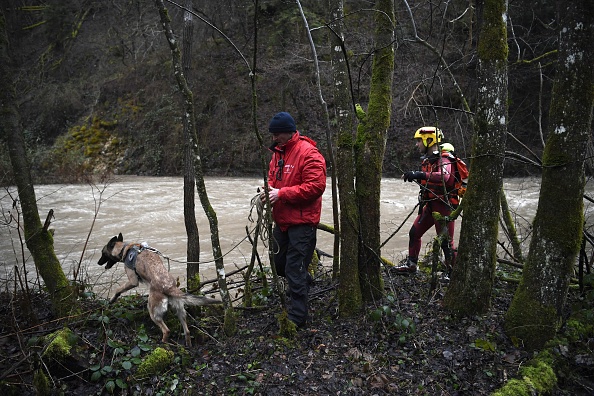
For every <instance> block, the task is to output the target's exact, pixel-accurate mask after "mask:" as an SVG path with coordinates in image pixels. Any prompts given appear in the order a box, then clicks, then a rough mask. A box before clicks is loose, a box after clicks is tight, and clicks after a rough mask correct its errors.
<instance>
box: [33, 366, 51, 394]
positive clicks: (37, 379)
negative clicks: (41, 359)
mask: <svg viewBox="0 0 594 396" xmlns="http://www.w3.org/2000/svg"><path fill="white" fill-rule="evenodd" d="M33 387H34V388H35V394H36V395H38V396H45V395H50V394H51V391H50V382H49V378H48V377H47V375H45V373H44V372H43V370H41V369H37V370H36V371H35V374H33Z"/></svg>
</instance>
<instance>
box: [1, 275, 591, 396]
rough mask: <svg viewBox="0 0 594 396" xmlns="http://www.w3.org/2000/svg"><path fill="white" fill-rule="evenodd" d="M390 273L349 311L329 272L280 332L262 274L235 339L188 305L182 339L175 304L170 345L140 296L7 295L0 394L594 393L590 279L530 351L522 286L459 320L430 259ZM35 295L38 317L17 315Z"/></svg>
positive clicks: (210, 311) (217, 316)
mask: <svg viewBox="0 0 594 396" xmlns="http://www.w3.org/2000/svg"><path fill="white" fill-rule="evenodd" d="M384 278H385V287H386V294H385V297H384V298H383V299H382V300H381V301H377V302H376V303H374V304H368V305H367V307H366V308H365V311H364V312H361V314H360V315H358V316H356V317H353V318H350V319H349V318H339V317H338V316H337V301H336V299H335V296H334V293H335V290H336V288H335V287H336V285H335V284H334V283H333V281H331V280H330V278H329V277H328V275H324V274H318V275H317V276H316V281H315V283H314V285H313V288H312V290H311V292H310V308H311V321H310V324H309V325H308V327H307V328H306V329H303V330H298V331H297V332H296V333H294V334H291V335H287V334H285V335H282V334H280V333H279V330H280V327H279V324H278V320H279V315H281V314H282V311H281V309H280V305H279V302H280V300H279V298H278V296H277V295H276V294H275V293H271V289H270V286H269V285H267V286H266V287H260V286H262V285H261V284H258V282H261V278H258V279H255V280H254V282H256V285H255V287H253V291H252V293H253V294H254V296H253V301H254V304H252V306H251V307H245V308H242V307H240V306H238V308H237V310H238V313H239V318H238V322H237V324H238V331H237V333H236V334H235V335H234V336H231V337H229V336H225V335H224V332H223V320H222V319H223V318H222V315H223V311H222V310H220V309H216V308H207V309H204V308H202V309H193V310H191V311H190V312H191V313H190V318H189V321H188V323H189V324H190V330H191V334H192V337H193V338H194V345H195V346H194V347H192V348H186V347H185V346H183V339H184V337H183V330H182V329H181V327H180V326H179V322H178V321H177V319H176V317H175V315H174V314H173V313H171V312H168V314H167V316H166V318H165V320H166V323H167V325H168V326H169V327H170V329H171V342H170V343H168V344H162V343H160V338H161V334H160V331H159V329H158V328H157V327H156V326H155V325H154V324H153V322H152V321H151V320H150V318H149V315H148V312H147V310H146V296H144V295H142V294H132V295H128V296H125V297H121V298H120V299H119V300H118V301H117V302H116V303H115V304H112V305H109V304H108V303H107V301H106V300H104V299H102V298H99V297H97V296H95V295H94V294H93V293H92V290H91V289H89V288H87V291H86V292H85V293H84V294H82V295H81V297H80V302H81V312H80V313H78V314H76V315H73V316H72V317H69V318H54V317H52V316H51V314H50V313H49V312H50V311H49V309H50V307H49V305H48V302H47V300H48V299H47V298H45V295H44V292H42V291H38V292H32V293H31V294H30V295H29V296H25V294H24V292H19V293H17V294H12V293H9V292H4V293H3V294H2V295H1V299H2V301H3V305H2V307H3V308H2V309H1V310H0V320H1V322H0V323H1V324H2V325H1V326H2V329H1V330H2V334H3V336H2V337H1V340H2V342H3V345H4V346H3V348H2V349H1V352H0V353H1V354H2V356H0V358H1V361H2V363H0V373H1V374H2V379H1V382H0V390H1V391H2V392H3V394H5V395H16V394H18V395H28V394H35V393H37V394H64V395H79V394H88V395H92V394H94V395H108V394H115V395H145V394H153V395H189V394H192V395H222V394H225V395H253V394H262V395H263V394H266V395H285V394H314V393H315V394H328V395H330V394H332V395H333V394H338V393H343V394H367V393H374V394H378V395H381V394H402V393H415V394H422V395H434V394H443V393H444V392H445V393H446V394H456V393H461V394H473V395H488V394H492V393H494V392H496V391H497V392H499V393H497V394H498V395H509V394H514V395H516V394H523V393H517V392H528V393H526V394H533V392H537V393H538V394H544V393H551V394H554V395H587V394H589V392H591V390H592V389H594V378H593V376H592V367H594V358H593V357H592V356H593V354H592V348H593V346H594V328H593V325H592V323H593V320H592V319H593V317H594V309H593V308H592V306H593V302H594V295H593V294H594V293H593V291H592V290H593V285H592V283H588V284H587V285H586V291H587V292H586V293H583V294H580V293H579V292H578V291H577V290H576V289H572V291H571V292H570V302H571V308H572V314H571V316H570V317H568V318H567V320H566V323H565V326H564V327H563V331H562V332H561V333H560V334H559V336H558V338H556V339H555V340H553V341H551V342H550V343H549V346H548V347H547V349H546V350H544V351H542V352H541V353H540V354H538V355H532V354H529V353H527V352H525V351H524V350H523V348H522V347H521V345H515V344H514V342H513V340H511V339H509V338H507V337H506V336H505V333H504V331H503V328H502V317H503V314H504V313H505V310H506V308H507V306H508V304H509V301H510V299H511V297H512V293H513V290H514V289H515V286H514V284H513V283H510V282H503V281H499V282H497V287H496V290H495V298H494V302H493V309H492V310H491V312H490V313H489V314H487V315H484V316H481V317H474V318H465V319H462V320H457V319H454V318H453V317H451V316H450V315H449V314H448V312H446V311H444V310H443V309H442V308H441V304H440V301H441V298H442V297H443V293H444V291H445V288H446V287H447V283H444V282H443V281H442V282H440V283H439V284H438V286H437V287H436V288H431V287H430V279H431V273H430V269H429V268H424V269H423V270H422V271H420V272H419V273H418V274H417V275H415V276H409V277H406V276H405V277H402V276H395V275H392V273H391V272H390V269H389V267H386V269H385V271H384ZM587 279H588V282H590V279H591V277H588V278H587ZM240 297H241V296H240ZM240 301H241V300H240ZM29 302H30V303H31V306H30V307H29V310H30V311H31V312H32V314H31V315H28V316H26V315H20V312H21V310H23V307H25V306H26V305H28V304H29ZM240 305H241V304H240ZM546 373H548V374H546ZM545 374H546V375H545ZM506 384H507V385H506ZM504 385H506V386H507V388H502V387H503V386H504ZM543 389H544V390H543ZM520 390H521V391H520ZM505 392H507V393H505ZM510 392H511V393H510Z"/></svg>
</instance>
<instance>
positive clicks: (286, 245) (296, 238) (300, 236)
mask: <svg viewBox="0 0 594 396" xmlns="http://www.w3.org/2000/svg"><path fill="white" fill-rule="evenodd" d="M272 234H273V242H272V248H273V249H274V250H273V252H274V266H275V268H276V273H277V274H278V275H279V276H283V277H285V278H286V279H287V283H288V284H289V292H290V295H291V305H290V307H289V310H288V314H289V315H288V316H289V320H291V321H292V322H294V323H295V324H296V325H297V326H303V325H305V323H306V321H307V308H308V307H307V306H308V302H307V293H308V292H309V282H308V276H307V275H308V272H307V267H308V266H309V263H311V259H312V256H313V252H314V249H315V247H316V227H314V226H311V225H296V226H292V227H289V228H288V229H287V231H284V232H283V231H281V229H280V228H278V226H275V227H274V231H273V233H272Z"/></svg>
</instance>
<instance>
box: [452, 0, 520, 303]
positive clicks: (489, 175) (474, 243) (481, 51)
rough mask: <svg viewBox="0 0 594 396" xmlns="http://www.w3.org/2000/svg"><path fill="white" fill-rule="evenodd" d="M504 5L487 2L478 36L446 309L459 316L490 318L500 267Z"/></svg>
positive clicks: (504, 124)
mask: <svg viewBox="0 0 594 396" xmlns="http://www.w3.org/2000/svg"><path fill="white" fill-rule="evenodd" d="M506 11H507V10H506V0H486V1H485V2H484V5H483V9H482V21H483V26H482V27H481V31H480V34H479V43H478V57H479V72H478V81H479V82H478V86H479V93H478V108H477V113H476V116H475V120H474V123H475V136H474V139H473V147H472V160H471V165H470V169H471V172H470V177H469V182H468V191H467V192H466V194H465V196H464V217H463V219H462V228H461V232H460V240H459V248H458V256H457V259H456V263H455V266H454V269H453V274H452V280H451V283H450V286H449V287H448V290H447V292H446V295H445V297H444V303H445V306H446V307H447V308H448V309H449V310H450V311H452V312H455V313H457V314H460V315H473V314H481V313H484V312H486V311H487V310H488V309H489V307H490V305H491V291H492V288H493V281H494V277H495V266H496V264H497V233H498V226H499V209H500V191H501V188H502V186H503V159H504V156H503V153H504V152H505V137H506V133H507V54H508V47H507V32H506V21H505V19H504V17H505V15H506Z"/></svg>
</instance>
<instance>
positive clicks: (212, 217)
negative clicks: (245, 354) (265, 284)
mask: <svg viewBox="0 0 594 396" xmlns="http://www.w3.org/2000/svg"><path fill="white" fill-rule="evenodd" d="M156 5H157V9H158V10H159V15H160V17H161V23H162V24H163V28H164V33H165V36H166V37H167V42H168V43H169V46H170V48H171V54H172V58H173V67H174V74H175V78H176V80H177V83H178V85H179V88H180V91H181V93H182V95H183V96H184V103H185V108H184V111H185V115H184V116H185V117H187V118H188V121H187V122H188V123H190V125H191V126H192V127H191V131H192V134H191V135H192V137H193V142H190V144H191V146H192V147H193V149H194V160H193V164H194V172H195V174H196V188H197V190H198V196H199V198H200V203H201V204H202V208H203V209H204V212H205V214H206V217H207V218H208V223H209V225H210V239H211V243H212V252H213V256H214V259H215V266H216V270H217V280H218V285H219V290H220V294H221V299H222V300H223V303H224V304H225V323H224V331H225V334H228V335H231V334H234V333H235V332H236V331H237V326H236V323H235V315H234V311H233V306H232V304H231V297H230V296H229V291H228V289H227V283H226V280H225V266H224V263H223V254H222V251H221V244H220V241H219V225H218V219H217V214H216V212H215V210H214V208H213V207H212V205H211V204H210V200H209V199H208V193H207V192H206V185H205V183H204V173H203V171H202V161H201V159H200V146H199V145H198V143H197V141H198V139H197V138H196V128H195V124H194V101H193V98H192V91H191V90H190V88H189V87H188V84H187V81H186V79H185V77H184V73H183V67H182V64H181V54H180V50H179V46H178V45H177V41H176V39H175V35H174V34H173V30H172V28H171V19H170V18H169V13H168V11H167V9H166V8H165V5H164V4H163V0H156Z"/></svg>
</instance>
